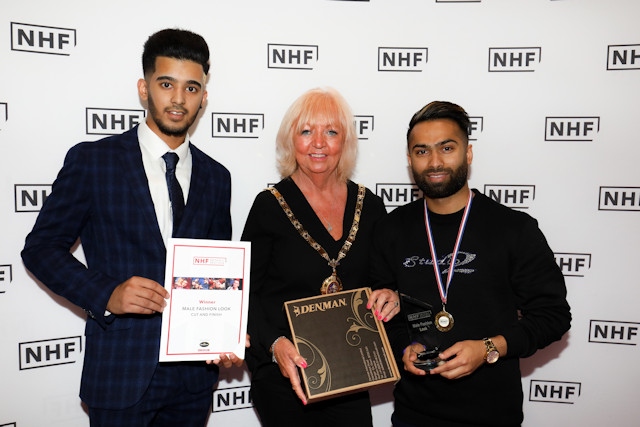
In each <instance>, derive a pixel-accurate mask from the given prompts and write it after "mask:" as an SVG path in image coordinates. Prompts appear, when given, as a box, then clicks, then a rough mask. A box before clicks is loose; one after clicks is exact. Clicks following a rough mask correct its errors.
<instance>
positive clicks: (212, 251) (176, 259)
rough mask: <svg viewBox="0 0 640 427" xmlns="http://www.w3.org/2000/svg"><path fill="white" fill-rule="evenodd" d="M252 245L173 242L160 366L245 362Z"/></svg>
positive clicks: (218, 241)
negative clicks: (227, 359)
mask: <svg viewBox="0 0 640 427" xmlns="http://www.w3.org/2000/svg"><path fill="white" fill-rule="evenodd" d="M250 264H251V243H249V242H231V241H226V240H201V239H173V238H172V239H169V247H168V248H167V266H166V272H165V285H164V286H165V289H167V291H169V293H170V294H171V296H170V297H169V300H168V301H167V306H166V307H165V309H164V311H163V313H162V335H161V337H160V361H161V362H172V361H187V360H215V359H219V358H220V355H221V354H227V353H235V354H236V355H237V356H238V357H240V358H241V359H244V349H245V337H246V333H247V314H248V309H249V282H250V280H249V272H250Z"/></svg>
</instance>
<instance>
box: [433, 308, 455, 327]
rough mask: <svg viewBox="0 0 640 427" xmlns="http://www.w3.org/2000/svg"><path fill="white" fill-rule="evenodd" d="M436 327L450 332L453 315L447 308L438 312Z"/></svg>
mask: <svg viewBox="0 0 640 427" xmlns="http://www.w3.org/2000/svg"><path fill="white" fill-rule="evenodd" d="M436 328H437V329H438V330H439V331H441V332H449V331H450V330H451V328H453V316H452V315H451V314H450V313H448V312H447V311H445V310H442V311H439V312H438V314H436Z"/></svg>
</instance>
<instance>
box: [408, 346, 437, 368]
mask: <svg viewBox="0 0 640 427" xmlns="http://www.w3.org/2000/svg"><path fill="white" fill-rule="evenodd" d="M438 353H439V351H438V350H437V349H435V350H427V351H421V352H420V353H418V360H416V361H415V362H413V366H415V367H416V368H418V369H422V370H423V371H430V370H432V369H434V368H437V367H438V366H440V365H441V364H443V363H444V361H443V360H442V359H440V357H438Z"/></svg>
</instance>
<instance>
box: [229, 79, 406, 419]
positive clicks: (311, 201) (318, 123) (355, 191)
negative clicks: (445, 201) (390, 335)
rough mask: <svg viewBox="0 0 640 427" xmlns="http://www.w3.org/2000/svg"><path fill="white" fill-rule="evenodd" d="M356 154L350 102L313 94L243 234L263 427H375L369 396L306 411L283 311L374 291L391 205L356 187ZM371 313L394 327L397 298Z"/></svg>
mask: <svg viewBox="0 0 640 427" xmlns="http://www.w3.org/2000/svg"><path fill="white" fill-rule="evenodd" d="M357 153H358V137H357V135H356V132H355V125H354V118H353V115H352V113H351V109H350V107H349V105H348V104H347V103H346V101H345V100H344V99H343V97H342V96H341V95H340V94H339V93H338V92H337V91H336V90H334V89H331V88H317V89H312V90H310V91H307V92H305V93H304V94H303V95H302V96H300V97H299V98H298V99H297V100H296V101H295V102H294V103H293V104H292V105H291V106H290V107H289V109H288V111H287V112H286V114H285V115H284V118H283V119H282V123H281V125H280V129H279V131H278V135H277V138H276V154H277V162H278V170H279V172H280V175H281V177H282V180H281V181H280V182H279V183H277V184H276V185H275V186H274V187H272V188H270V189H267V190H265V191H263V192H261V193H260V194H258V196H257V197H256V199H255V201H254V203H253V206H252V208H251V211H250V212H249V216H248V218H247V222H246V224H245V228H244V232H243V234H242V240H245V241H250V242H251V245H252V249H251V253H252V255H251V291H250V292H251V296H250V303H249V325H248V328H249V334H250V336H251V347H250V348H249V349H248V353H247V355H246V362H247V365H248V366H249V369H250V371H251V394H252V399H253V403H254V407H255V408H256V409H257V411H258V414H259V416H260V419H261V422H262V424H263V425H264V426H278V427H279V426H283V425H296V424H297V423H300V424H299V425H304V426H316V425H317V426H323V427H325V426H327V425H333V426H350V427H356V426H371V425H372V417H371V403H370V401H369V395H368V393H367V392H360V393H355V394H351V395H347V396H342V397H337V398H333V399H329V400H326V401H321V402H318V403H310V404H308V405H307V401H306V397H305V394H304V392H303V389H302V387H301V383H300V377H299V375H298V368H300V369H304V368H306V366H307V364H306V361H305V360H304V358H303V357H302V356H301V355H300V354H299V353H298V352H297V350H296V348H295V346H294V344H293V343H292V342H291V339H290V338H291V335H290V331H289V326H288V322H287V318H286V314H285V313H284V311H283V309H282V307H283V303H284V302H285V301H289V300H293V299H299V298H305V297H310V296H314V295H319V294H322V293H330V292H335V291H339V290H342V289H344V290H347V289H355V288H360V287H363V286H367V284H368V283H369V280H368V273H369V248H370V247H371V234H372V230H373V225H374V223H375V222H376V221H377V220H378V219H379V218H381V217H382V216H383V215H385V213H386V210H385V207H384V204H383V202H382V199H380V198H379V197H378V196H376V195H375V194H374V193H372V192H371V191H370V190H368V189H367V188H365V187H364V186H362V185H358V184H356V183H354V182H352V181H351V180H350V177H351V174H352V173H353V170H354V168H355V163H356V158H357ZM314 243H316V245H314ZM318 248H320V249H318ZM322 249H323V250H322ZM323 252H324V255H323V254H322V253H323ZM368 307H374V314H375V315H376V316H378V318H379V319H382V320H385V319H386V320H388V319H390V318H391V317H393V316H394V315H395V314H397V313H398V312H399V308H398V296H397V294H396V293H395V292H392V291H390V290H387V289H383V290H378V291H375V292H374V293H373V294H372V297H371V298H370V300H369V301H368ZM318 326H319V327H329V328H330V327H331V325H318Z"/></svg>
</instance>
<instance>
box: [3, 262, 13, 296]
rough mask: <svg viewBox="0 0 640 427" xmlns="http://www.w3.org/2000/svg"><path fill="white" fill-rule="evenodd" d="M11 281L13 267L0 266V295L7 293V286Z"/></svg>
mask: <svg viewBox="0 0 640 427" xmlns="http://www.w3.org/2000/svg"><path fill="white" fill-rule="evenodd" d="M12 281H13V267H12V265H11V264H5V265H0V294H4V293H5V292H6V291H7V285H8V284H9V283H11V282H12Z"/></svg>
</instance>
